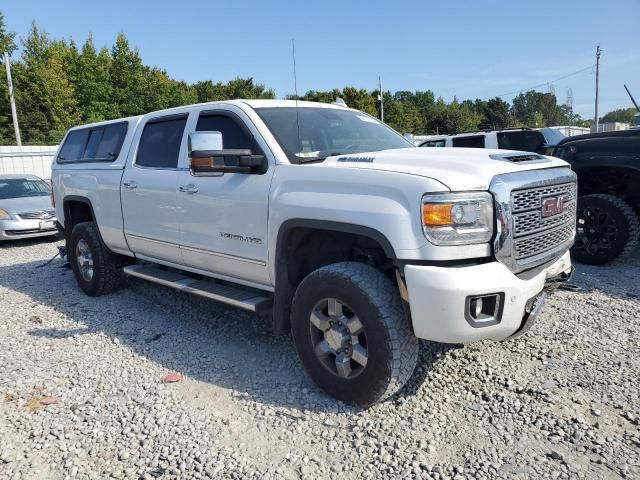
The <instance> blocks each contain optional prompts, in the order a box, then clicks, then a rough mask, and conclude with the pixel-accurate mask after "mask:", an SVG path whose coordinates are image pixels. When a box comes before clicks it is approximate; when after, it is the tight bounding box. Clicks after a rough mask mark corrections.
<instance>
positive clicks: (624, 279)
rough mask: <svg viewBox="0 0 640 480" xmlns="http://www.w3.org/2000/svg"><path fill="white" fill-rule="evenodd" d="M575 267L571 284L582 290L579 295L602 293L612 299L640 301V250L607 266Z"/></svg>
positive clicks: (580, 265)
mask: <svg viewBox="0 0 640 480" xmlns="http://www.w3.org/2000/svg"><path fill="white" fill-rule="evenodd" d="M574 265H575V267H576V272H575V274H574V276H573V278H572V280H571V283H572V284H574V285H576V286H577V287H579V288H580V290H579V291H578V293H587V294H588V293H591V292H594V291H600V292H602V293H605V294H606V295H608V296H611V297H616V298H620V299H626V300H640V249H637V250H636V251H635V252H634V253H633V254H631V255H627V256H625V257H623V258H619V259H616V260H614V261H613V262H611V263H609V264H606V265H585V264H582V263H578V262H575V263H574Z"/></svg>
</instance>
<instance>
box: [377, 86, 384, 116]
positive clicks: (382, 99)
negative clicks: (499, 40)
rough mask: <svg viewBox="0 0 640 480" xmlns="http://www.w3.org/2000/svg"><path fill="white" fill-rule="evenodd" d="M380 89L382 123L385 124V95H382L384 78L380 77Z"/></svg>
mask: <svg viewBox="0 0 640 480" xmlns="http://www.w3.org/2000/svg"><path fill="white" fill-rule="evenodd" d="M378 88H379V90H380V121H381V122H384V95H383V94H382V78H381V77H380V75H378Z"/></svg>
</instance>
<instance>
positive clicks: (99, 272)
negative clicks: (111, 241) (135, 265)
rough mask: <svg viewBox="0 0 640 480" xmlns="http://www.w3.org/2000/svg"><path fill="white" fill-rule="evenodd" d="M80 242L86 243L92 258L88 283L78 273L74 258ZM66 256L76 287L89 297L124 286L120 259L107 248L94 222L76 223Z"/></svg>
mask: <svg viewBox="0 0 640 480" xmlns="http://www.w3.org/2000/svg"><path fill="white" fill-rule="evenodd" d="M81 240H84V241H85V242H86V244H87V245H88V247H89V250H90V252H91V255H92V257H93V277H92V278H91V280H89V281H87V280H86V279H85V278H84V277H83V276H82V274H81V273H80V266H79V264H78V260H77V257H76V247H77V245H78V242H80V241H81ZM67 255H68V258H69V263H70V264H71V269H72V270H73V275H74V276H75V278H76V281H77V282H78V286H79V287H80V288H81V289H82V291H83V292H84V293H86V294H87V295H89V296H90V297H99V296H101V295H106V294H108V293H112V292H115V291H117V290H118V289H120V288H121V287H122V285H123V284H124V273H123V271H122V267H123V265H124V264H123V261H122V257H121V256H120V255H118V254H116V253H114V252H112V251H111V250H109V249H108V248H107V246H106V245H105V244H104V242H103V241H102V238H101V237H100V233H99V232H98V227H97V225H96V224H95V222H83V223H78V224H77V225H76V226H74V227H73V230H72V231H71V236H70V238H69V242H68V250H67Z"/></svg>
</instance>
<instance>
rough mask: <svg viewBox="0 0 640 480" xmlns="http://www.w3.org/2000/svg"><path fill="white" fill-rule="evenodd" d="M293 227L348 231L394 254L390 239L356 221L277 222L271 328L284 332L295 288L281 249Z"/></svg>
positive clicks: (305, 220) (388, 253)
mask: <svg viewBox="0 0 640 480" xmlns="http://www.w3.org/2000/svg"><path fill="white" fill-rule="evenodd" d="M295 228H312V229H317V230H325V231H331V232H341V233H351V234H356V235H362V236H364V237H368V238H370V239H372V240H374V241H376V242H377V243H378V244H379V245H380V246H381V247H382V249H383V250H384V253H385V255H387V257H389V258H390V259H393V260H395V259H396V258H397V256H396V253H395V250H394V249H393V246H392V245H391V242H390V241H389V239H387V237H386V236H385V235H384V234H383V233H382V232H380V231H378V230H376V229H374V228H371V227H366V226H364V225H356V224H352V223H343V222H334V221H330V220H314V219H305V218H292V219H289V220H286V221H284V222H283V223H282V224H281V225H280V229H279V230H278V234H277V236H276V251H275V264H274V265H275V287H276V288H275V293H274V297H273V316H272V328H273V331H274V332H275V333H279V334H280V333H285V332H286V331H287V330H288V328H289V325H290V316H291V301H292V299H293V295H294V294H295V288H294V287H293V286H292V285H291V282H289V273H288V269H287V268H286V265H285V264H284V263H283V261H282V258H283V257H284V253H285V246H286V243H287V242H286V236H287V234H288V232H290V231H291V230H293V229H295Z"/></svg>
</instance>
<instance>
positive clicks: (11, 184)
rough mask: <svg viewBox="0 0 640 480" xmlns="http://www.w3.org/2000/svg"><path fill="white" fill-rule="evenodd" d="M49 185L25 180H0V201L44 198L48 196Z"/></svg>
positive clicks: (39, 181) (38, 181)
mask: <svg viewBox="0 0 640 480" xmlns="http://www.w3.org/2000/svg"><path fill="white" fill-rule="evenodd" d="M49 193H50V191H49V185H47V184H46V182H44V181H42V180H30V179H27V178H9V179H6V178H5V179H2V178H0V200H6V199H8V198H24V197H45V196H47V195H49Z"/></svg>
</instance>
